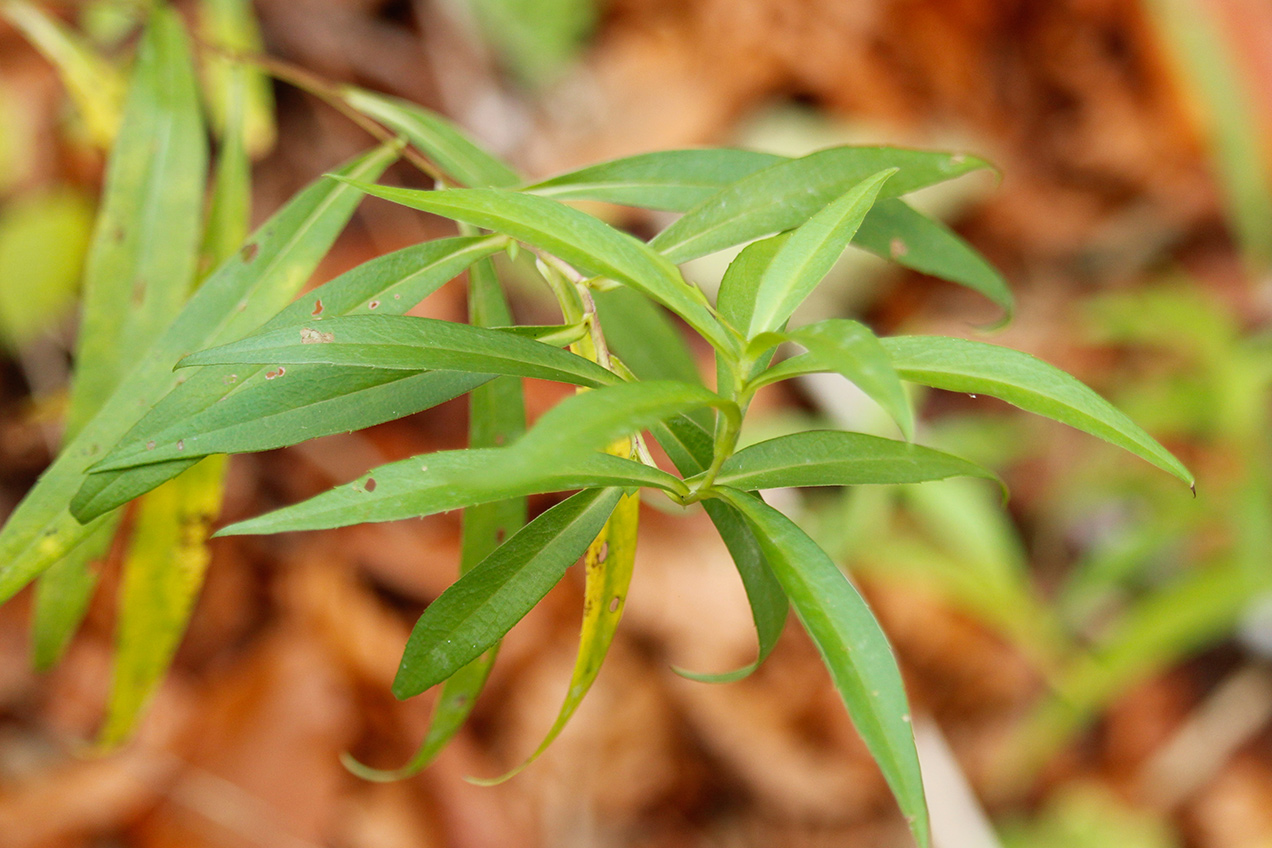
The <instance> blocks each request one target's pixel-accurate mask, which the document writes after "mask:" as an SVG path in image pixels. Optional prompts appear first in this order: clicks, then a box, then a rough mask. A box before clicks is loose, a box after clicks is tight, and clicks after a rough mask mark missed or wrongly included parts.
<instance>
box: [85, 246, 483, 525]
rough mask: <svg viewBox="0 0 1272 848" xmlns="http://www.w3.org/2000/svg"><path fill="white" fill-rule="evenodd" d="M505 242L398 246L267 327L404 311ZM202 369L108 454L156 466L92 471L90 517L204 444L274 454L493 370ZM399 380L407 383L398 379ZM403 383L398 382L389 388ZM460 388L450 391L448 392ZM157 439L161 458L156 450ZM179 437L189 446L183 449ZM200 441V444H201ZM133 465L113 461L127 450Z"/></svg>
mask: <svg viewBox="0 0 1272 848" xmlns="http://www.w3.org/2000/svg"><path fill="white" fill-rule="evenodd" d="M501 244H502V241H501V240H500V239H499V238H490V237H483V238H458V239H440V240H437V241H432V242H426V243H424V244H419V245H414V246H412V247H408V248H404V249H402V250H398V251H395V252H393V253H390V254H386V255H385V256H381V257H378V258H376V259H373V260H371V261H370V262H366V263H363V264H362V265H359V266H357V267H356V268H354V269H352V270H350V271H348V272H346V273H344V274H342V275H340V276H339V277H336V278H335V279H334V280H331V281H329V282H327V283H325V284H323V285H321V286H319V287H318V288H316V289H314V290H313V291H311V292H309V293H308V294H306V295H305V296H304V297H302V298H300V299H298V300H297V301H295V302H293V303H292V304H291V305H290V306H288V307H287V308H286V309H284V310H283V311H282V312H280V313H279V314H278V315H276V316H274V317H273V318H271V319H270V321H269V322H268V323H267V324H265V327H266V328H269V327H277V326H285V325H287V324H294V323H297V322H300V321H304V320H309V321H315V320H320V319H321V318H322V316H324V315H343V314H348V313H351V312H353V313H371V312H373V311H377V310H378V311H379V312H380V313H383V314H394V315H396V314H401V313H403V312H405V311H407V310H408V309H410V308H411V307H413V306H414V305H415V304H416V303H418V302H419V301H421V300H423V299H424V298H425V297H426V296H428V295H429V294H431V293H432V292H434V291H436V290H437V289H439V288H441V286H442V285H443V284H444V283H446V282H447V281H448V280H450V279H451V278H452V277H454V276H455V275H456V274H459V273H460V272H462V271H463V270H464V268H466V267H467V266H468V265H469V264H471V263H472V262H473V261H475V260H477V259H480V258H481V257H484V256H488V255H490V254H491V253H493V252H495V251H497V250H498V249H499V247H500V245H501ZM269 373H270V371H269V370H267V369H264V368H256V367H247V368H239V367H229V368H203V369H200V370H199V371H198V372H195V373H194V374H193V376H191V377H190V378H189V379H188V380H186V381H185V382H184V383H181V384H180V385H178V386H176V387H175V388H174V389H173V390H172V391H171V392H170V393H169V394H168V395H167V396H165V397H164V398H163V399H162V400H161V401H160V402H159V403H158V404H156V405H155V406H154V408H153V409H151V410H150V412H148V413H147V414H146V415H145V416H144V417H143V418H142V419H141V421H139V422H138V423H137V424H136V426H134V427H133V428H132V429H131V430H129V432H128V433H127V434H126V435H125V436H124V438H123V439H122V440H121V441H120V443H119V446H118V447H116V448H115V449H114V450H113V451H112V452H111V453H110V454H109V455H108V456H107V457H106V458H105V459H104V460H103V464H106V463H111V465H112V466H118V467H120V468H122V467H123V466H125V465H127V466H137V465H141V464H147V465H149V466H150V467H147V468H137V469H136V470H133V471H120V470H115V471H106V472H102V471H100V470H99V469H98V467H96V466H95V467H94V469H93V471H94V473H93V474H91V475H90V476H89V479H88V481H87V482H86V483H85V484H84V486H83V487H82V489H81V491H80V492H79V493H78V494H77V495H76V497H75V501H74V502H73V504H72V510H73V511H74V513H75V514H76V515H77V516H82V517H91V516H93V515H96V514H98V513H99V512H100V511H101V510H103V509H108V508H110V507H112V506H115V505H118V504H120V503H124V502H126V501H128V500H130V499H131V498H132V497H135V496H136V495H138V494H141V493H142V492H145V491H148V490H150V489H152V488H154V487H155V486H157V485H159V484H160V483H162V482H163V481H164V480H167V479H170V478H171V477H173V476H176V474H177V473H179V472H180V471H181V470H182V469H183V468H184V467H188V464H189V460H186V461H184V463H181V462H177V463H172V462H167V460H165V461H164V462H165V464H164V465H157V464H154V463H158V462H159V461H160V460H159V459H158V458H157V457H158V456H164V455H165V453H164V452H166V456H167V459H168V460H170V459H172V458H173V457H176V456H181V455H183V454H184V455H188V456H195V455H197V454H198V451H199V450H203V451H204V452H206V453H216V452H220V451H224V452H226V453H237V452H240V451H251V450H267V449H270V448H274V447H283V446H285V445H290V444H296V443H297V442H301V441H304V440H305V439H311V438H315V437H317V436H322V435H329V434H331V433H337V432H342V431H346V430H354V429H359V428H361V427H369V426H371V425H373V424H380V423H383V422H384V421H389V420H392V419H393V418H398V417H401V416H403V415H409V414H411V413H412V412H418V411H420V410H422V409H428V408H429V407H431V406H434V405H436V404H438V403H441V402H443V401H445V400H449V399H450V398H452V397H456V396H458V395H460V394H463V393H464V392H465V391H467V390H469V389H470V388H472V387H474V386H476V385H479V384H480V382H481V381H482V380H484V379H486V376H477V375H457V374H439V375H436V376H426V375H422V374H410V373H409V372H407V373H403V372H399V373H393V374H374V373H372V372H371V371H370V369H363V368H358V369H339V368H325V367H324V366H321V365H313V366H297V367H296V368H294V369H292V370H291V371H289V372H288V374H287V376H288V377H289V379H288V380H286V381H285V382H282V383H279V382H277V380H276V378H277V377H278V373H277V369H273V373H274V378H275V379H271V378H270V377H269ZM398 381H401V382H398ZM390 383H396V384H397V385H396V386H393V385H390ZM452 391H453V392H454V393H453V394H450V392H452ZM151 442H154V444H155V448H154V450H155V451H156V452H157V453H156V454H152V453H151V448H150V443H151ZM178 443H182V444H183V447H181V448H178V447H177V445H178ZM196 445H198V446H199V447H196ZM125 455H126V456H127V457H129V461H128V462H126V463H125V462H115V460H116V459H121V458H122V457H124V456H125Z"/></svg>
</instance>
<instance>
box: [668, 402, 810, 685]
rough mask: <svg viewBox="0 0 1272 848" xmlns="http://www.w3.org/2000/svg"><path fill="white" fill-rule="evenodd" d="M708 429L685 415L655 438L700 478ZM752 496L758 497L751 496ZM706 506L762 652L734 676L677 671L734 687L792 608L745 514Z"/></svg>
mask: <svg viewBox="0 0 1272 848" xmlns="http://www.w3.org/2000/svg"><path fill="white" fill-rule="evenodd" d="M707 426H709V425H705V426H704V425H703V424H702V423H700V422H698V421H696V420H694V419H692V418H690V417H689V416H685V415H680V416H676V417H674V418H671V419H669V420H668V421H666V422H665V423H663V424H659V425H657V426H656V427H654V429H653V433H654V436H655V437H656V438H657V439H658V443H659V444H660V445H661V446H662V448H663V450H665V451H666V452H667V456H668V457H670V458H671V461H672V462H673V463H674V464H675V465H676V468H677V469H678V470H679V471H680V473H681V474H685V475H694V474H700V473H702V472H704V471H706V469H707V468H708V466H710V465H711V459H712V454H713V451H714V439H713V437H712V434H711V432H710V431H709V430H708V429H707ZM752 497H756V498H758V497H759V496H758V495H752ZM702 506H703V509H705V510H706V513H707V516H708V517H709V518H710V519H711V523H712V524H714V525H715V528H716V530H717V531H718V532H719V533H720V538H721V539H722V540H723V541H724V545H725V547H726V548H728V550H729V556H730V557H731V558H732V559H733V564H734V567H736V568H737V570H738V576H739V577H740V578H741V579H742V587H743V589H744V590H745V591H746V599H747V603H748V604H749V605H750V607H751V618H752V620H753V621H754V623H755V633H756V639H757V642H758V647H757V651H756V658H755V661H754V662H752V663H749V664H747V665H745V666H743V667H741V668H738V669H735V670H733V671H726V672H722V673H705V674H704V673H700V672H692V671H688V670H685V669H682V668H673V670H674V671H675V672H676V673H677V674H679V675H681V676H683V677H688V678H689V679H691V680H698V681H701V682H704V683H729V682H732V681H735V680H741V679H742V678H744V677H746V676H747V675H749V674H750V673H751V672H753V671H755V669H757V668H759V667H760V665H761V664H762V663H763V662H764V660H766V659H767V658H768V655H769V654H770V653H772V651H773V648H774V647H776V646H777V640H778V637H780V636H781V635H782V629H783V628H784V627H785V625H786V614H787V610H788V609H789V604H788V603H787V600H786V595H785V593H783V591H782V587H781V586H780V585H779V584H778V582H777V580H776V578H774V577H773V572H772V570H771V569H770V568H769V565H768V562H767V561H766V560H765V558H764V552H763V551H762V550H761V549H760V546H759V542H757V541H756V539H755V533H754V532H753V531H752V530H751V528H750V526H748V525H747V523H746V521H745V520H744V519H743V518H742V515H741V514H740V513H739V512H738V511H737V510H736V509H734V508H733V507H731V506H729V504H727V503H725V502H724V501H723V500H719V499H716V498H712V499H710V500H706V501H703V502H702Z"/></svg>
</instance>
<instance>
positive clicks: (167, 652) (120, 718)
mask: <svg viewBox="0 0 1272 848" xmlns="http://www.w3.org/2000/svg"><path fill="white" fill-rule="evenodd" d="M224 471H225V459H224V458H223V457H215V458H211V459H208V460H207V461H205V462H201V463H199V464H198V465H197V466H195V468H193V469H191V470H190V471H189V472H187V473H185V474H182V475H181V476H180V477H178V478H176V479H175V480H170V481H169V482H167V483H166V484H164V485H163V486H160V487H159V488H158V489H156V490H154V491H153V492H151V493H150V494H148V495H147V496H146V498H145V500H143V501H142V505H141V508H140V509H139V510H138V511H137V519H136V524H135V527H134V529H133V538H132V541H131V547H130V548H129V551H128V556H127V557H126V558H125V559H124V570H123V583H122V586H121V588H120V595H119V623H118V633H117V635H116V642H115V656H114V671H113V679H112V682H111V693H110V700H109V702H108V704H107V710H106V723H105V725H104V727H103V728H102V731H101V734H100V737H99V741H100V742H101V743H102V744H103V745H105V746H108V747H110V746H114V745H118V744H119V743H121V742H123V741H124V740H125V739H126V738H127V737H128V736H129V735H130V734H131V732H132V730H133V727H134V726H135V724H136V722H137V720H138V719H139V718H140V716H141V714H142V712H143V711H144V709H145V706H146V704H147V702H148V701H149V700H150V697H151V695H152V694H153V693H154V691H155V689H156V688H157V687H158V685H159V682H160V681H161V680H162V679H163V676H164V674H165V673H166V672H167V670H168V666H169V664H170V663H171V662H172V657H173V654H175V653H176V650H177V645H178V644H179V643H180V641H181V637H182V635H183V634H184V633H185V630H186V625H187V624H188V623H189V619H190V615H191V613H192V612H193V611H194V601H195V598H196V597H197V596H198V593H199V589H200V587H201V586H202V585H203V575H204V573H205V572H206V570H207V566H208V562H209V561H210V559H211V553H210V552H209V551H208V548H207V545H206V541H207V538H208V533H209V531H210V529H211V524H212V521H213V520H214V519H215V518H216V515H217V513H218V512H219V511H220V509H221V489H222V478H223V477H224Z"/></svg>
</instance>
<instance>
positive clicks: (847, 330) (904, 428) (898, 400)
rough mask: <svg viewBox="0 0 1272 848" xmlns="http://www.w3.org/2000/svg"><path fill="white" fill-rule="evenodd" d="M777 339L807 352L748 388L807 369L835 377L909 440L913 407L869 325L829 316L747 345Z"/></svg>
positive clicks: (912, 432)
mask: <svg viewBox="0 0 1272 848" xmlns="http://www.w3.org/2000/svg"><path fill="white" fill-rule="evenodd" d="M780 340H785V341H792V342H794V343H795V344H798V345H802V346H803V347H804V348H805V349H807V350H808V353H807V354H805V355H803V356H797V357H794V358H792V359H788V360H786V361H785V362H782V363H780V364H778V365H776V366H774V367H772V368H770V369H769V370H767V371H765V372H763V373H762V374H760V375H759V376H758V377H756V378H755V381H754V383H753V385H755V386H766V385H769V384H770V383H776V382H777V381H779V380H785V379H787V378H789V377H795V376H798V375H799V374H807V373H809V372H810V371H831V372H834V373H836V374H840V375H842V376H843V377H844V378H846V379H848V380H850V381H852V382H853V383H855V384H856V386H857V388H859V389H861V390H862V391H863V392H865V393H866V394H867V395H869V396H870V397H871V398H872V399H873V400H874V401H875V403H877V404H879V406H881V407H883V409H884V411H885V412H887V413H888V415H890V416H892V420H893V421H895V422H897V426H898V427H900V428H901V433H902V435H904V436H905V438H906V439H907V440H913V438H914V409H913V408H912V407H911V405H910V398H909V396H908V395H907V394H906V393H905V387H904V386H902V385H901V378H900V377H898V376H897V372H896V370H894V369H893V367H892V360H891V358H890V357H889V356H888V352H887V350H886V349H885V348H884V347H883V345H882V344H881V343H880V341H879V339H878V337H876V336H875V334H874V333H872V332H871V331H870V328H869V327H867V326H866V325H864V324H862V323H860V322H857V321H850V320H848V319H847V318H831V319H829V320H827V321H821V322H818V323H816V324H810V325H808V326H806V327H800V328H799V329H798V330H796V331H794V332H793V333H764V334H762V335H760V336H758V337H757V338H756V339H755V341H754V342H753V343H752V344H753V346H754V347H757V348H762V347H767V346H769V345H770V344H771V343H773V342H777V341H780Z"/></svg>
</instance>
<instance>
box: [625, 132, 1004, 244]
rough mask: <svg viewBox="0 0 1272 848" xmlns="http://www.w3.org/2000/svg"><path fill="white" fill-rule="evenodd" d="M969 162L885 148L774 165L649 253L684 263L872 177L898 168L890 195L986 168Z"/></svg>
mask: <svg viewBox="0 0 1272 848" xmlns="http://www.w3.org/2000/svg"><path fill="white" fill-rule="evenodd" d="M985 167H988V165H987V164H986V163H985V162H984V161H983V160H981V159H977V158H976V157H974V156H959V155H950V154H946V153H929V152H925V151H918V150H899V149H896V148H887V147H832V148H830V149H828V150H821V151H818V152H817V153H812V154H810V155H808V156H804V157H802V158H800V159H791V160H787V161H784V162H779V163H777V164H776V165H772V166H770V167H768V168H765V169H764V170H762V171H758V172H756V173H754V174H752V175H751V176H749V177H746V178H745V179H742V180H739V181H738V182H735V183H733V184H731V185H729V186H727V187H725V188H723V189H721V190H720V191H718V192H717V193H716V194H713V195H711V196H710V197H707V198H705V199H704V200H702V201H701V202H699V203H698V205H697V206H695V207H694V208H693V209H690V210H689V211H688V212H686V213H685V215H684V217H682V218H680V219H679V220H677V221H676V222H675V223H674V224H672V225H671V226H670V227H668V228H667V229H665V230H663V231H662V232H661V233H659V234H658V235H657V236H656V237H655V238H654V239H653V241H651V242H650V243H649V244H650V247H652V248H654V249H655V250H658V251H660V252H661V253H662V254H663V255H664V256H666V257H667V258H668V259H670V260H671V261H672V262H677V263H679V262H687V261H688V260H690V259H696V258H697V257H699V256H705V255H707V254H708V253H714V252H715V251H717V250H723V249H724V248H726V247H730V246H732V245H736V244H745V243H746V242H748V241H751V240H753V239H757V238H760V237H762V236H767V235H772V234H773V233H776V232H780V231H782V230H789V229H791V228H792V227H797V226H799V225H800V224H802V223H804V222H805V221H807V220H808V219H809V218H810V217H811V216H812V215H813V214H815V213H816V212H817V210H818V209H821V208H822V207H824V206H825V205H826V204H827V203H830V202H831V201H832V200H834V199H835V198H836V197H839V196H840V195H842V194H844V192H846V191H848V190H849V189H850V188H852V186H854V185H856V184H857V183H859V182H861V181H862V180H863V179H865V178H866V177H869V176H870V175H871V174H877V173H879V172H880V171H883V170H886V169H888V168H900V171H899V172H898V173H897V174H896V176H894V177H892V178H891V179H889V180H888V182H887V183H886V184H885V185H884V188H883V189H882V190H881V191H880V194H879V196H880V197H896V196H899V195H902V194H907V193H909V192H911V191H914V190H916V189H920V188H923V187H924V186H929V185H932V184H933V183H938V182H943V181H945V180H949V179H953V178H954V177H957V176H960V175H962V174H966V173H968V172H969V171H975V170H977V169H979V168H985Z"/></svg>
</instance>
